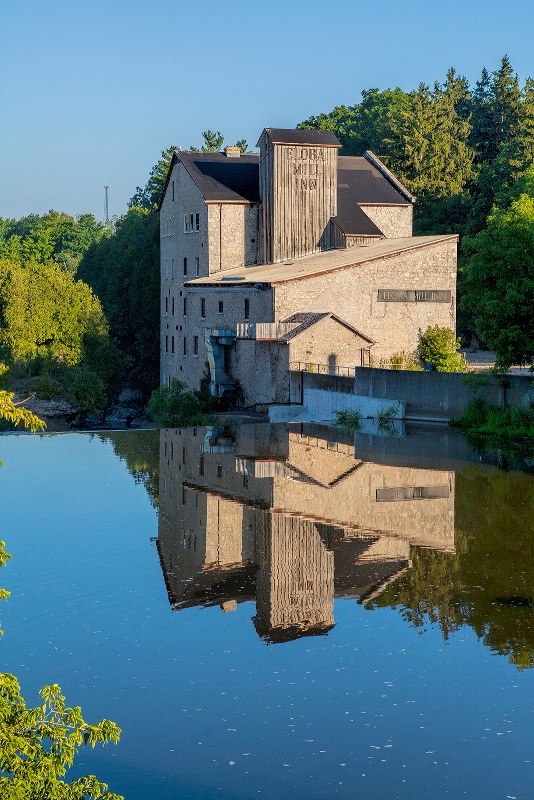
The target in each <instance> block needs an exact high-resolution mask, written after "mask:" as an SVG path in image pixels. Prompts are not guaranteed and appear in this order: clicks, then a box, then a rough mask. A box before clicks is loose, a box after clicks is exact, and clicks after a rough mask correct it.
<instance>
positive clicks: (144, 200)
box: [128, 146, 177, 209]
mask: <svg viewBox="0 0 534 800" xmlns="http://www.w3.org/2000/svg"><path fill="white" fill-rule="evenodd" d="M176 149H177V148H176V147H174V146H172V147H168V148H167V149H166V150H162V152H161V158H160V159H159V161H158V162H157V164H155V165H154V166H153V167H152V169H151V170H150V175H149V176H148V181H147V183H146V186H145V187H144V189H142V188H141V187H140V186H137V187H136V189H135V194H134V195H133V197H131V198H130V200H129V201H128V208H136V207H138V208H146V209H152V208H157V206H158V205H159V201H160V200H161V193H162V191H163V186H164V185H165V179H166V177H167V172H168V171H169V166H170V163H171V159H172V155H173V153H174V151H175V150H176Z"/></svg>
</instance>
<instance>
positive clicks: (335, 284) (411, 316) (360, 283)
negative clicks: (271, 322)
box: [274, 237, 457, 357]
mask: <svg viewBox="0 0 534 800" xmlns="http://www.w3.org/2000/svg"><path fill="white" fill-rule="evenodd" d="M456 241H457V240H456V237H451V238H450V239H445V240H441V241H439V242H435V243H430V244H426V245H421V246H418V247H413V248H410V249H409V250H406V251H405V252H402V253H399V254H395V255H392V256H389V257H381V258H377V259H376V260H373V261H368V262H366V263H364V264H359V265H357V266H354V267H347V268H344V269H336V270H332V271H331V272H327V273H323V274H322V275H316V276H311V277H307V278H302V279H300V280H294V281H287V282H286V283H278V284H275V285H274V291H275V315H274V317H275V320H280V319H284V317H287V316H289V314H291V313H293V312H294V311H296V310H299V311H334V312H335V313H336V315H338V316H340V317H341V318H342V319H344V320H345V321H346V322H348V323H350V324H351V325H354V327H355V328H356V329H357V330H360V331H361V332H362V333H363V334H365V335H366V336H368V337H369V338H371V339H374V340H375V342H376V344H375V345H374V346H373V348H372V350H371V355H372V356H375V357H390V356H392V355H393V354H394V353H398V352H400V351H403V350H404V351H405V352H412V351H414V350H415V348H416V347H417V342H418V332H419V329H422V330H426V328H427V327H428V326H429V325H441V326H443V327H448V328H452V329H453V330H454V329H455V319H456V246H457V244H456ZM379 289H448V290H450V291H451V297H452V300H451V302H450V303H410V302H389V303H388V302H380V301H379V300H378V290H379Z"/></svg>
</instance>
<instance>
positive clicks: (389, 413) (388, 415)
mask: <svg viewBox="0 0 534 800" xmlns="http://www.w3.org/2000/svg"><path fill="white" fill-rule="evenodd" d="M399 409H400V406H399V404H398V403H393V404H392V405H390V406H388V407H387V408H384V409H382V411H379V412H378V413H377V415H376V417H377V419H378V423H379V424H384V423H386V422H391V420H393V419H397V414H398V413H399Z"/></svg>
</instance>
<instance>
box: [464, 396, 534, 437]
mask: <svg viewBox="0 0 534 800" xmlns="http://www.w3.org/2000/svg"><path fill="white" fill-rule="evenodd" d="M450 424H451V425H452V426H453V427H455V428H461V429H462V430H465V431H469V432H471V433H478V434H484V435H489V436H503V437H506V438H510V439H520V438H527V439H534V407H533V406H529V407H528V408H516V407H515V406H494V405H492V404H491V403H487V402H486V401H485V400H482V399H481V398H480V397H474V398H473V400H471V402H470V403H469V405H468V406H467V408H466V410H465V413H464V414H463V416H461V417H460V418H459V419H454V420H451V423H450Z"/></svg>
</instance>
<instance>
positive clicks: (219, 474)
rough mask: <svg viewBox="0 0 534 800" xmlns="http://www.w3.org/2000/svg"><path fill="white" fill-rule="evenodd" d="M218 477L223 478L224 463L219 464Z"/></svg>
mask: <svg viewBox="0 0 534 800" xmlns="http://www.w3.org/2000/svg"><path fill="white" fill-rule="evenodd" d="M217 477H218V478H222V464H217Z"/></svg>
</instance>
